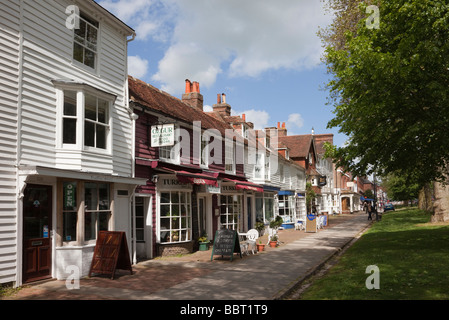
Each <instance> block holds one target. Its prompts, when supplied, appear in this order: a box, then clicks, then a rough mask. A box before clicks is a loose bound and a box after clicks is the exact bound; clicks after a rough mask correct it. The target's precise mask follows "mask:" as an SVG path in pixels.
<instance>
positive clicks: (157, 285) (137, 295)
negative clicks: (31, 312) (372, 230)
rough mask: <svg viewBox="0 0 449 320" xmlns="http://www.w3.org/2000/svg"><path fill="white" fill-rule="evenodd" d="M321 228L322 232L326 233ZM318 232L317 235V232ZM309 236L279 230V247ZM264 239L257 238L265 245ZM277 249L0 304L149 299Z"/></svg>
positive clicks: (187, 259) (142, 266)
mask: <svg viewBox="0 0 449 320" xmlns="http://www.w3.org/2000/svg"><path fill="white" fill-rule="evenodd" d="M351 218H353V215H336V216H331V217H330V219H329V226H328V227H326V228H332V227H334V226H337V225H339V224H340V223H343V222H345V221H347V220H348V219H351ZM326 228H325V229H326ZM319 232H321V231H319ZM312 234H313V233H306V232H304V231H298V230H292V229H289V230H280V231H279V240H280V241H281V242H282V244H281V247H282V246H285V245H287V244H288V243H291V242H294V241H296V240H299V239H302V238H305V237H308V236H309V235H312ZM266 237H267V236H266V235H264V236H262V237H261V239H262V241H263V242H264V243H266V241H267V238H266ZM277 249H278V248H269V247H268V246H265V251H264V252H261V253H258V254H255V255H243V257H242V258H240V257H237V256H235V257H234V258H233V260H232V261H230V259H229V258H228V257H225V258H221V256H214V257H213V261H211V253H212V251H211V250H208V251H197V252H195V253H193V254H188V255H184V256H180V257H163V258H162V257H161V258H156V259H153V260H148V261H143V262H140V263H138V264H136V265H134V266H133V274H132V275H130V273H129V271H124V270H118V271H117V272H116V276H115V279H114V280H111V279H110V277H109V276H94V277H91V278H83V279H81V280H80V289H79V290H76V289H74V290H68V289H67V288H66V287H65V281H58V280H52V281H48V282H45V283H40V284H33V285H27V286H24V287H23V288H22V289H21V290H20V291H19V292H18V293H16V294H14V295H12V296H8V297H3V298H2V300H117V299H121V300H123V299H130V300H139V299H151V295H153V294H155V293H157V292H159V291H162V290H165V289H169V288H172V287H173V286H175V285H179V284H182V283H184V282H187V281H189V280H192V279H195V278H198V277H205V276H207V275H208V274H210V273H211V272H214V271H217V270H220V269H222V268H223V267H225V266H236V267H238V265H240V264H245V263H248V262H249V260H250V259H261V258H262V256H264V255H269V254H270V252H272V251H273V250H277Z"/></svg>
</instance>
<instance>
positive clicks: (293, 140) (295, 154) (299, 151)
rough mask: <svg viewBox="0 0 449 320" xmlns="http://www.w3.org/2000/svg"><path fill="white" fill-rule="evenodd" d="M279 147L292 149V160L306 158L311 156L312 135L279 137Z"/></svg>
mask: <svg viewBox="0 0 449 320" xmlns="http://www.w3.org/2000/svg"><path fill="white" fill-rule="evenodd" d="M278 141H279V145H281V144H282V146H286V147H288V148H289V149H290V151H289V153H290V157H291V158H305V157H307V156H308V154H309V150H310V144H311V143H312V135H310V134H306V135H294V136H285V137H278Z"/></svg>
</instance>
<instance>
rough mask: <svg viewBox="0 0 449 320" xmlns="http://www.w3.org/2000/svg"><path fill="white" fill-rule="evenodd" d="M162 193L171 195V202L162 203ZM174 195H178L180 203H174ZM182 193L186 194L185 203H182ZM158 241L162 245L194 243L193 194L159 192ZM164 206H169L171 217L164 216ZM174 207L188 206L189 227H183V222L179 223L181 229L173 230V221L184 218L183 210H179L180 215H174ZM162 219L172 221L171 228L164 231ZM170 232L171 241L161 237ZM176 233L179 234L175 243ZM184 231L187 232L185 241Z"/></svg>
mask: <svg viewBox="0 0 449 320" xmlns="http://www.w3.org/2000/svg"><path fill="white" fill-rule="evenodd" d="M162 193H169V194H170V201H169V202H161V201H162V198H161V197H162ZM172 193H178V197H179V198H178V199H179V200H178V202H176V203H175V202H172ZM181 193H183V194H185V202H184V203H183V202H181V200H180V199H181ZM157 199H158V201H157V212H158V214H157V226H158V228H157V239H158V242H159V243H161V244H170V243H183V242H189V241H192V233H193V229H192V193H191V192H190V191H176V190H164V191H159V192H158V195H157ZM163 205H168V206H169V211H170V215H169V216H162V210H161V208H162V206H163ZM173 205H186V206H187V210H186V213H187V215H186V216H185V218H186V221H187V226H186V227H184V228H183V227H182V220H180V221H179V228H172V225H171V223H172V221H171V220H172V219H173V218H179V219H181V218H182V217H183V216H182V211H181V208H179V210H180V211H179V215H172V212H173V210H172V206H173ZM162 219H167V220H170V222H169V224H170V228H169V229H163V230H162V224H161V222H162ZM163 231H164V232H168V233H169V240H168V241H165V240H164V239H162V237H161V233H162V232H163ZM174 231H175V232H176V231H177V232H178V240H176V241H174V239H173V235H175V233H174ZM182 231H185V232H186V237H185V238H184V239H182ZM179 232H181V234H179Z"/></svg>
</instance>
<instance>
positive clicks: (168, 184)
mask: <svg viewBox="0 0 449 320" xmlns="http://www.w3.org/2000/svg"><path fill="white" fill-rule="evenodd" d="M158 188H159V189H160V190H173V189H182V190H191V189H192V185H191V184H187V183H182V182H180V181H179V180H178V179H176V178H162V179H161V180H160V182H158Z"/></svg>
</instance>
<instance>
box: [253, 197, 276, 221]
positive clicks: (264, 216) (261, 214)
mask: <svg viewBox="0 0 449 320" xmlns="http://www.w3.org/2000/svg"><path fill="white" fill-rule="evenodd" d="M273 218H274V197H273V194H271V193H258V194H257V195H256V221H258V222H264V223H267V222H269V221H271V220H273Z"/></svg>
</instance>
